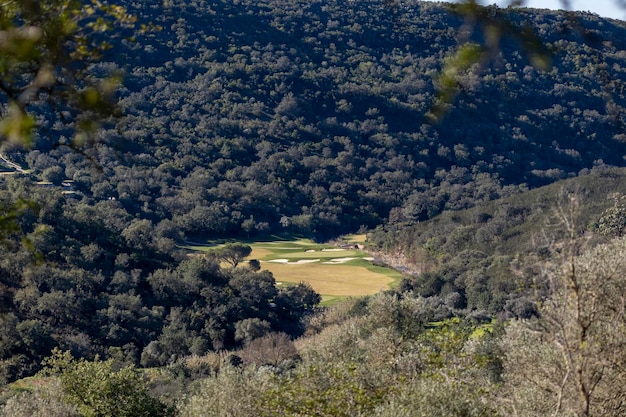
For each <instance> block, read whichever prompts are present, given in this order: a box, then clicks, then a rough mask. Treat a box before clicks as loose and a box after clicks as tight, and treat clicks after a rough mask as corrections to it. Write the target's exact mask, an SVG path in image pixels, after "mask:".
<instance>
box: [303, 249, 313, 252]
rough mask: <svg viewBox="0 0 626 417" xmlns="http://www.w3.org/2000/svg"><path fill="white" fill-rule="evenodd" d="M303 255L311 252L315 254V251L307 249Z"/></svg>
mask: <svg viewBox="0 0 626 417" xmlns="http://www.w3.org/2000/svg"><path fill="white" fill-rule="evenodd" d="M304 252H305V253H311V252H315V249H308V250H305V251H304Z"/></svg>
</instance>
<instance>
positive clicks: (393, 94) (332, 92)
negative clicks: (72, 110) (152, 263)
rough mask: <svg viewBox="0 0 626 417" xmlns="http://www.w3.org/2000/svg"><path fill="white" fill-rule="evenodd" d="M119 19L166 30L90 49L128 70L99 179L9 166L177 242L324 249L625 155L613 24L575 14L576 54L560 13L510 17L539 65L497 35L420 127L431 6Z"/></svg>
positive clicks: (300, 6) (241, 7)
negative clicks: (579, 27) (480, 65)
mask: <svg viewBox="0 0 626 417" xmlns="http://www.w3.org/2000/svg"><path fill="white" fill-rule="evenodd" d="M127 6H128V8H129V11H130V12H132V13H135V14H136V15H138V16H139V18H140V21H152V22H154V23H155V24H157V25H159V26H162V27H163V30H162V31H160V32H150V33H148V34H146V35H143V36H141V37H139V38H138V43H137V44H136V45H135V46H134V47H133V48H134V49H133V48H131V49H132V50H131V51H130V52H129V50H128V47H123V46H121V45H120V46H119V47H115V48H113V49H112V50H111V51H109V55H108V57H107V56H106V55H105V58H108V59H111V60H114V62H115V63H116V65H117V66H119V67H121V68H123V69H124V70H125V71H126V72H127V75H126V81H125V88H124V89H123V90H122V91H121V107H122V110H123V111H124V112H125V113H126V114H127V115H128V116H127V117H125V118H124V119H123V120H121V121H120V122H119V123H117V125H116V127H115V129H112V130H106V131H103V132H102V133H101V134H100V136H99V138H98V139H99V141H100V142H101V143H102V146H100V147H98V148H97V149H93V157H94V158H95V160H96V161H97V162H98V163H99V164H100V168H101V169H100V171H97V172H94V171H95V170H93V169H91V168H93V166H91V165H90V163H89V162H87V161H85V160H81V158H79V157H77V155H75V154H72V153H66V152H65V151H64V150H55V151H54V152H52V153H51V154H41V153H40V152H39V151H33V152H31V154H30V155H24V157H23V158H22V157H20V156H19V155H12V156H11V157H12V159H13V160H14V161H21V162H22V163H23V164H24V165H28V166H29V167H30V168H32V169H33V173H34V174H35V175H38V176H42V177H44V178H54V179H56V180H57V181H58V180H60V179H63V178H64V177H67V178H73V179H74V180H75V186H76V188H77V189H78V190H79V191H81V192H82V193H84V194H85V195H86V197H88V198H93V199H94V200H101V199H107V198H115V199H116V200H117V201H119V202H120V203H121V204H122V207H123V208H124V210H126V211H128V212H129V213H130V214H131V215H132V216H134V217H138V218H142V219H146V220H149V221H150V222H152V223H153V224H156V223H158V221H160V220H163V219H168V220H171V221H172V222H173V223H174V225H175V226H176V228H177V229H178V230H180V231H182V232H183V233H185V234H187V235H188V236H193V235H202V236H206V235H210V236H214V237H224V236H225V235H230V236H235V235H239V236H244V237H248V236H253V235H255V234H266V233H268V232H274V233H276V232H283V231H289V232H293V233H303V234H307V235H313V236H317V237H318V238H324V237H332V236H335V235H337V234H338V233H341V232H346V231H348V232H351V231H355V230H357V229H358V228H359V227H360V226H361V225H365V226H367V227H373V226H376V225H378V224H380V223H381V222H384V221H385V220H387V219H389V220H390V221H391V222H396V221H403V220H425V219H428V218H432V217H433V216H435V215H437V214H438V213H440V212H441V211H442V210H444V209H462V208H468V207H471V206H473V205H474V204H476V203H477V202H480V201H488V200H492V199H495V198H497V197H500V196H506V195H510V194H514V193H517V192H519V191H520V190H524V189H526V188H528V187H531V188H532V187H536V186H538V185H543V184H547V183H550V182H553V181H555V180H558V179H561V178H566V177H570V176H573V175H577V174H578V172H579V171H580V170H581V169H585V168H591V167H592V166H593V165H594V164H595V165H601V164H609V165H620V164H622V163H623V159H622V156H623V155H624V154H626V143H625V142H624V138H623V129H622V126H621V125H620V121H621V120H622V119H623V110H622V106H623V105H624V98H625V97H624V94H625V93H624V88H623V85H622V80H623V68H625V67H626V63H624V60H625V59H626V58H625V57H624V56H623V53H622V52H621V51H623V50H624V49H625V48H624V43H626V31H625V28H624V25H623V24H622V23H621V22H617V21H606V20H601V19H599V18H598V17H595V16H593V15H583V16H581V19H583V22H584V24H585V25H586V27H588V28H589V31H590V32H591V33H592V34H594V35H596V36H597V37H598V38H599V39H603V40H605V42H603V43H601V44H598V45H593V47H590V46H587V45H585V44H583V43H582V41H583V38H582V37H580V36H579V35H577V34H576V33H575V32H568V31H567V30H566V28H567V25H566V23H567V22H568V21H567V20H566V17H565V15H561V14H548V13H547V12H524V13H522V12H519V13H518V14H515V15H512V16H513V18H514V20H516V21H519V22H520V23H533V24H536V27H537V30H538V32H539V33H540V34H541V36H542V38H543V39H544V40H545V41H546V42H547V43H548V45H550V46H551V47H553V49H554V50H555V56H554V64H555V65H554V68H553V69H552V70H549V71H545V72H543V71H539V70H536V69H535V68H533V67H532V66H531V65H530V63H529V62H528V61H527V60H526V59H525V57H523V56H522V55H521V54H520V53H519V52H518V46H517V45H516V44H515V43H512V42H509V43H507V42H506V41H505V42H504V43H503V44H502V46H503V48H502V51H501V55H500V56H498V57H497V58H498V59H497V60H496V64H495V65H494V67H493V68H487V69H485V70H484V71H483V72H478V73H475V74H474V73H471V74H468V75H465V76H462V77H460V79H459V81H460V83H461V84H460V85H461V92H460V94H459V95H458V96H457V99H456V101H455V102H454V103H453V104H451V105H449V106H448V108H447V113H446V117H445V118H444V120H442V122H441V123H440V124H438V125H432V124H429V123H428V120H429V117H428V116H429V110H430V109H431V107H432V106H433V105H434V103H435V101H436V95H437V94H436V92H435V87H436V78H437V74H438V71H439V70H440V69H441V68H442V65H443V62H444V60H445V58H446V56H448V55H449V54H451V53H452V52H454V50H455V49H456V47H457V43H456V40H455V33H456V28H458V27H459V26H460V25H461V23H462V21H461V19H459V18H456V17H453V16H451V15H450V14H448V13H446V12H445V9H443V8H442V7H441V6H440V5H434V4H428V3H424V4H422V3H415V4H412V3H409V4H408V5H406V6H402V7H398V8H397V9H393V8H392V9H389V8H388V7H387V6H385V5H384V4H383V3H382V2H378V1H359V2H356V3H354V4H353V5H351V6H350V7H349V8H346V7H344V6H345V4H344V3H342V2H332V1H331V2H323V3H321V2H308V1H307V2H282V1H280V2H279V1H277V2H271V1H268V2H261V3H259V2H256V1H255V2H246V1H243V2H237V3H231V2H207V1H197V2H193V1H192V2H189V1H185V2H182V1H172V2H169V3H168V5H167V6H165V7H163V6H161V5H160V3H159V4H157V3H151V2H147V3H140V2H134V3H132V4H128V5H127ZM390 10H391V11H390ZM478 40H479V39H478ZM131 46H132V45H131ZM100 67H101V69H102V70H104V69H106V68H107V64H99V67H98V68H100ZM42 123H45V122H44V120H42ZM48 128H49V129H52V131H49V132H46V135H48V134H52V135H61V136H63V135H69V133H67V132H66V130H67V126H66V125H61V124H56V125H51V126H48ZM42 137H43V136H42ZM41 146H42V147H43V148H45V143H41ZM49 156H52V157H51V158H50V157H49Z"/></svg>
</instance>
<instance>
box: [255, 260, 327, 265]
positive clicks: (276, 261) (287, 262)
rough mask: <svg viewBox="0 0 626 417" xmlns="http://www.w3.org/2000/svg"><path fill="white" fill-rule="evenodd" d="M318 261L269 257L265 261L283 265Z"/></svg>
mask: <svg viewBox="0 0 626 417" xmlns="http://www.w3.org/2000/svg"><path fill="white" fill-rule="evenodd" d="M319 261H320V260H319V259H300V260H299V261H294V262H289V259H271V260H269V261H265V262H274V263H278V264H285V265H302V264H310V263H313V262H319Z"/></svg>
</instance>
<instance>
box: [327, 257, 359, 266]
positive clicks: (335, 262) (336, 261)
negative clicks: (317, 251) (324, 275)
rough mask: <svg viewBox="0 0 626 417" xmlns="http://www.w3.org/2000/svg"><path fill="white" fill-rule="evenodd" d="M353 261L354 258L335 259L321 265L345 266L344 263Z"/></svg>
mask: <svg viewBox="0 0 626 417" xmlns="http://www.w3.org/2000/svg"><path fill="white" fill-rule="evenodd" d="M353 259H356V258H335V259H330V260H328V261H326V262H322V263H323V264H330V265H333V264H345V263H346V262H348V261H351V260H353Z"/></svg>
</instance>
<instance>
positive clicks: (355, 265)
mask: <svg viewBox="0 0 626 417" xmlns="http://www.w3.org/2000/svg"><path fill="white" fill-rule="evenodd" d="M250 246H251V247H252V254H251V255H250V257H249V259H258V260H259V261H261V269H266V270H268V271H270V272H272V274H273V275H274V278H275V279H276V281H277V282H279V283H282V284H284V283H287V284H288V283H294V284H296V283H299V282H306V283H308V284H310V285H311V287H313V289H314V290H315V291H317V292H318V293H319V294H321V295H322V297H323V300H324V302H332V301H335V300H338V299H341V298H345V297H353V296H362V295H369V294H375V293H377V292H379V291H382V290H386V289H389V288H391V287H392V286H393V285H395V284H396V283H397V282H399V281H400V279H401V278H402V274H400V273H399V272H398V271H395V270H393V269H390V268H384V267H380V266H375V265H373V264H372V263H371V259H370V258H369V255H368V254H367V253H366V252H363V251H361V250H358V249H352V248H349V249H341V248H337V247H335V246H332V245H320V244H316V243H314V242H311V241H309V240H304V239H301V240H294V241H274V242H254V243H252V244H251V245H250Z"/></svg>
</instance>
